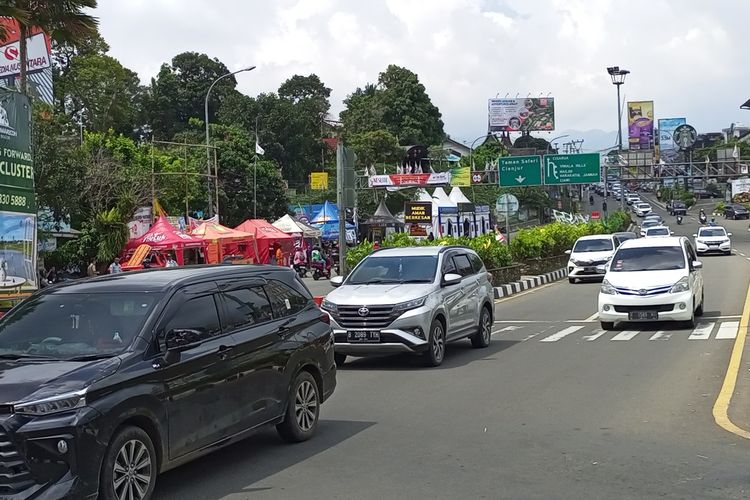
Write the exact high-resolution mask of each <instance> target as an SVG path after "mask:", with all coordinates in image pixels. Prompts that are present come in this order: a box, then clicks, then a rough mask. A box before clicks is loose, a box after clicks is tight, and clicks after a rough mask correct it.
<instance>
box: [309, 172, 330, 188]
mask: <svg viewBox="0 0 750 500" xmlns="http://www.w3.org/2000/svg"><path fill="white" fill-rule="evenodd" d="M310 189H314V190H318V191H325V190H326V189H328V172H312V173H310Z"/></svg>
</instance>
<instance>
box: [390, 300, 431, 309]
mask: <svg viewBox="0 0 750 500" xmlns="http://www.w3.org/2000/svg"><path fill="white" fill-rule="evenodd" d="M426 300H427V296H424V297H420V298H418V299H413V300H409V301H406V302H401V303H400V304H396V305H395V306H393V310H394V311H398V312H404V311H408V310H410V309H416V308H417V307H422V306H423V305H424V303H425V301H426Z"/></svg>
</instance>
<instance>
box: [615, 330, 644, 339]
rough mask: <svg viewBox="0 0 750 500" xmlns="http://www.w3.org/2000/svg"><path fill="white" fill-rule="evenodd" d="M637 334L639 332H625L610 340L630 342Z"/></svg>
mask: <svg viewBox="0 0 750 500" xmlns="http://www.w3.org/2000/svg"><path fill="white" fill-rule="evenodd" d="M639 333H641V332H640V331H639V330H625V331H624V332H620V333H618V334H617V335H615V336H614V337H612V340H631V339H632V338H634V337H635V336H636V335H638V334H639Z"/></svg>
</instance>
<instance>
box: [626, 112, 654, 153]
mask: <svg viewBox="0 0 750 500" xmlns="http://www.w3.org/2000/svg"><path fill="white" fill-rule="evenodd" d="M628 145H629V148H630V149H652V148H653V147H654V101H629V102H628Z"/></svg>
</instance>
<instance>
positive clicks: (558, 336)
mask: <svg viewBox="0 0 750 500" xmlns="http://www.w3.org/2000/svg"><path fill="white" fill-rule="evenodd" d="M582 328H583V327H582V326H569V327H568V328H565V329H564V330H560V331H559V332H557V333H553V334H552V335H550V336H549V337H544V338H543V339H541V340H539V342H557V341H558V340H560V339H562V338H565V337H567V336H568V335H570V334H571V333H575V332H577V331H578V330H580V329H582Z"/></svg>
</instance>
